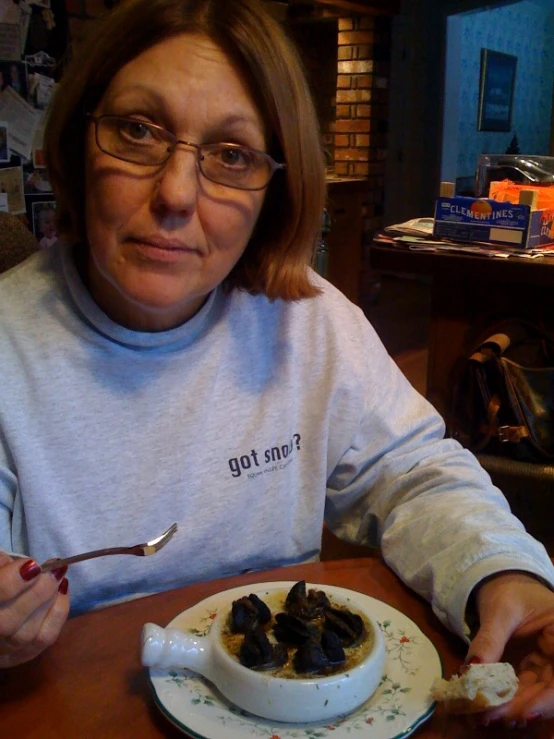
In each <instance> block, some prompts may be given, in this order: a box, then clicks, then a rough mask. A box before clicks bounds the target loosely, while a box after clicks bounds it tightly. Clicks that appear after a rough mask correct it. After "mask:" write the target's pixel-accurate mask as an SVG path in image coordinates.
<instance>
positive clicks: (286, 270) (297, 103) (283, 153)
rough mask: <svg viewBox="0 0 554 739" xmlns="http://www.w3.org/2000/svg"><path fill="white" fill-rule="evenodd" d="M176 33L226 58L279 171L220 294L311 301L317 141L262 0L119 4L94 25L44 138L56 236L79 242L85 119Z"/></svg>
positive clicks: (297, 67) (295, 71)
mask: <svg viewBox="0 0 554 739" xmlns="http://www.w3.org/2000/svg"><path fill="white" fill-rule="evenodd" d="M183 33H195V34H203V35H205V36H207V37H209V38H210V39H211V40H212V41H213V42H214V43H216V44H218V45H219V46H220V47H221V48H222V49H223V50H224V51H225V52H226V53H227V55H228V56H229V58H230V59H231V61H232V62H233V63H234V64H235V65H236V67H237V69H238V70H239V71H240V73H241V74H242V75H243V76H244V79H245V81H246V84H247V85H248V86H249V88H250V91H251V94H252V95H253V98H254V100H255V101H256V104H257V106H258V108H259V110H260V113H261V115H262V117H263V119H264V121H265V124H266V126H267V130H268V131H269V132H271V134H272V140H271V143H270V147H269V154H271V156H272V157H273V158H274V159H275V160H276V161H278V162H285V163H286V169H285V170H282V171H278V172H276V174H275V175H274V177H273V179H272V181H271V182H270V184H269V186H268V191H267V193H266V197H265V202H264V206H263V208H262V212H261V213H260V216H259V219H258V222H257V224H256V227H255V230H254V234H253V236H252V238H251V239H250V242H249V244H248V246H247V247H246V249H245V252H244V254H243V255H242V257H241V259H240V260H239V262H238V263H237V265H236V266H235V268H234V269H233V270H232V272H231V274H230V275H229V276H228V277H227V280H226V286H227V287H228V288H229V289H231V288H235V287H236V288H242V289H245V290H247V291H249V292H251V293H253V294H259V293H263V294H265V295H267V297H269V298H270V299H275V298H282V299H284V300H298V299H300V298H306V297H312V296H314V295H315V294H317V292H318V290H317V289H316V288H315V287H314V286H313V285H312V284H311V283H310V280H309V275H308V271H307V269H306V265H307V264H309V263H310V261H311V258H312V254H313V249H314V244H315V241H316V238H317V235H318V233H319V230H320V228H321V219H322V214H323V208H324V205H325V167H324V158H323V150H322V144H321V136H320V132H319V126H318V122H317V117H316V113H315V110H314V105H313V101H312V98H311V95H310V91H309V87H308V84H307V82H306V78H305V75H304V71H303V67H302V63H301V61H300V59H299V56H298V53H297V51H296V49H295V47H294V45H293V43H292V42H291V41H290V40H289V39H288V38H287V36H286V34H285V32H284V31H283V29H282V27H281V26H280V24H279V23H278V22H277V21H276V20H274V19H273V18H272V17H271V15H270V14H269V13H268V12H267V10H266V9H265V3H264V2H262V1H261V0H121V2H120V3H119V4H118V5H117V6H116V7H115V8H114V9H113V10H112V11H111V12H110V13H108V14H106V15H105V16H104V17H103V18H102V19H101V20H100V22H99V23H98V24H95V27H94V28H93V29H92V33H90V34H89V35H88V36H87V38H86V39H85V40H84V41H82V42H81V43H80V44H79V45H78V47H77V50H76V53H75V55H74V57H73V59H72V60H71V62H70V64H69V65H68V67H67V69H66V70H65V72H64V75H63V78H62V81H61V83H60V85H59V87H58V89H57V91H56V93H55V97H54V100H53V102H52V105H51V108H50V114H49V117H48V122H47V126H46V131H45V141H44V147H45V155H46V164H47V167H48V171H49V174H50V178H51V182H52V187H53V191H54V196H55V198H56V213H57V219H58V231H59V233H60V235H62V236H64V237H65V238H66V239H67V240H68V241H70V242H72V243H77V242H86V238H87V236H86V224H85V215H84V212H85V185H84V180H85V177H84V172H85V133H86V128H87V126H88V125H89V123H88V122H87V118H86V114H87V113H90V112H92V111H94V110H95V108H96V107H97V105H98V104H99V103H100V101H101V99H102V97H103V95H104V93H105V91H106V89H107V88H108V86H109V84H110V82H111V80H112V78H113V77H114V75H115V74H116V73H117V72H118V71H119V70H120V69H121V68H122V67H123V66H124V65H125V64H127V63H128V62H130V61H131V60H132V59H134V58H135V57H137V56H138V55H139V54H141V53H142V52H144V51H146V50H147V49H149V48H151V47H152V46H154V45H155V44H157V43H159V42H161V41H163V40H165V39H168V38H171V37H174V36H178V35H180V34H183Z"/></svg>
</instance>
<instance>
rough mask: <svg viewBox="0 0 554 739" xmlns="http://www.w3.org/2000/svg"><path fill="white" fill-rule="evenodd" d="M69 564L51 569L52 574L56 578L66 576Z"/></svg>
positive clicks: (59, 578)
mask: <svg viewBox="0 0 554 739" xmlns="http://www.w3.org/2000/svg"><path fill="white" fill-rule="evenodd" d="M67 569H68V568H67V565H64V566H63V567H56V568H55V569H54V570H51V573H52V575H54V577H55V578H56V580H61V579H62V577H64V576H65V573H66V572H67Z"/></svg>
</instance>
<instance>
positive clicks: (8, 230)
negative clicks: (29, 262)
mask: <svg viewBox="0 0 554 739" xmlns="http://www.w3.org/2000/svg"><path fill="white" fill-rule="evenodd" d="M38 249H39V245H38V241H37V239H36V237H35V236H34V235H33V234H32V233H31V231H30V230H29V229H28V228H27V226H26V225H25V224H24V223H23V221H22V220H21V218H18V217H17V216H15V215H13V214H11V213H5V212H2V211H0V273H1V272H5V271H6V270H8V269H11V268H12V267H15V266H16V265H17V264H19V263H20V262H23V261H24V260H25V259H27V257H29V256H31V254H33V253H34V252H36V251H38Z"/></svg>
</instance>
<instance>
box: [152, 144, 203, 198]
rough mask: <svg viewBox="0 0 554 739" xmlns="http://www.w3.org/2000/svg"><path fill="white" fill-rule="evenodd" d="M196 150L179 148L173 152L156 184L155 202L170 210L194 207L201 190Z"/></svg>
mask: <svg viewBox="0 0 554 739" xmlns="http://www.w3.org/2000/svg"><path fill="white" fill-rule="evenodd" d="M197 156H198V153H197V151H196V149H193V148H185V147H178V148H176V149H174V150H173V151H172V152H171V155H170V157H169V159H168V160H167V162H166V163H165V164H164V166H163V168H162V170H161V172H160V173H159V176H158V179H157V182H156V192H155V196H154V198H155V202H156V204H158V205H161V206H163V207H165V208H167V209H169V210H173V211H186V210H189V209H191V208H193V207H194V205H195V203H196V198H197V195H198V188H199V174H200V173H199V171H198V165H197Z"/></svg>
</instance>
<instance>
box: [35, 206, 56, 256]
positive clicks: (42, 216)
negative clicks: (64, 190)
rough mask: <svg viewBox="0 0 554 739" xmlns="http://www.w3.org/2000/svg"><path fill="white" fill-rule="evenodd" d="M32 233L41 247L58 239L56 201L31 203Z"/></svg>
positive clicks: (44, 247) (43, 247) (45, 247)
mask: <svg viewBox="0 0 554 739" xmlns="http://www.w3.org/2000/svg"><path fill="white" fill-rule="evenodd" d="M31 208H32V222H33V233H34V234H35V236H36V237H37V239H38V243H39V246H40V248H41V249H47V248H48V247H49V246H52V244H54V243H55V242H56V241H57V240H58V234H57V232H56V201H55V200H44V201H42V202H35V203H32V206H31Z"/></svg>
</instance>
